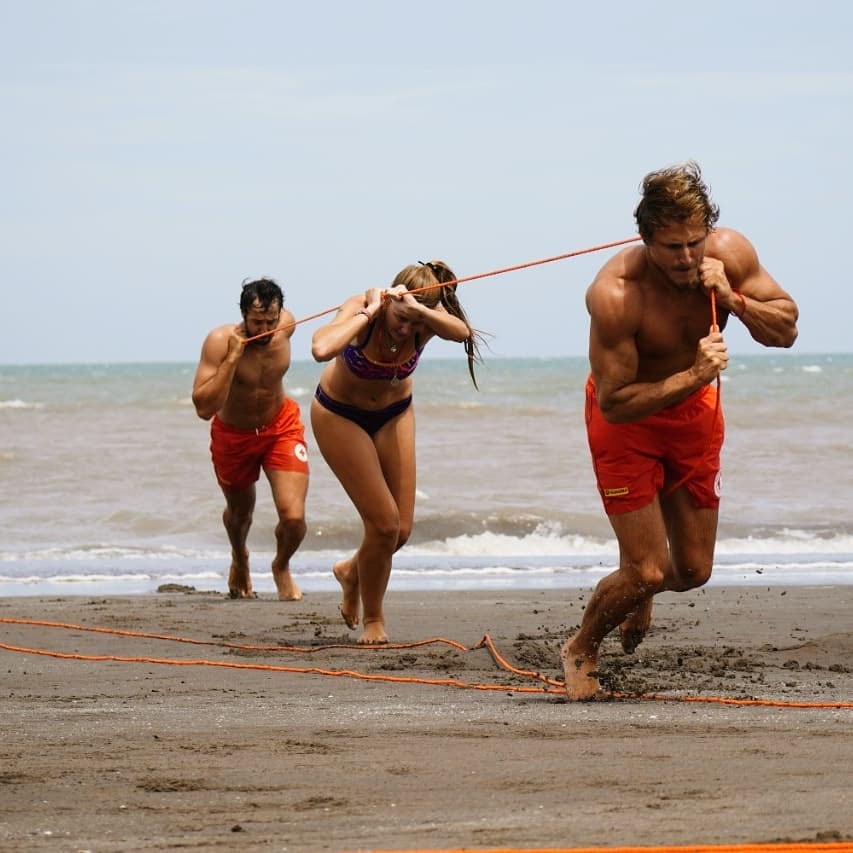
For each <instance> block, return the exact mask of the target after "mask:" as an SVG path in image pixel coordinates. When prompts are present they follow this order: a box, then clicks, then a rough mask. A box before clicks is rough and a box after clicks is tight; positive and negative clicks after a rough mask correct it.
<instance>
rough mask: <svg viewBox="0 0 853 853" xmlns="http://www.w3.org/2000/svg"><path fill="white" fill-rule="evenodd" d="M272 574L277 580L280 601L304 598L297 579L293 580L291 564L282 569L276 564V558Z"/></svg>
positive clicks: (276, 585)
mask: <svg viewBox="0 0 853 853" xmlns="http://www.w3.org/2000/svg"><path fill="white" fill-rule="evenodd" d="M272 576H273V580H274V581H275V587H276V589H277V590H278V600H279V601H299V599H300V598H302V590H301V589H299V587H298V586H297V585H296V581H295V580H293V575H291V574H290V567H289V566H288V567H287V568H285V569H281V568H279V567H278V566H277V565H276V562H275V560H273V564H272Z"/></svg>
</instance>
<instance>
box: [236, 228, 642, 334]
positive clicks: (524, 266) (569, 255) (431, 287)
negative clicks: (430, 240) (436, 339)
mask: <svg viewBox="0 0 853 853" xmlns="http://www.w3.org/2000/svg"><path fill="white" fill-rule="evenodd" d="M639 239H641V238H640V237H627V238H626V239H624V240H616V241H614V242H612V243H602V244H601V245H600V246H590V247H589V248H588V249H576V250H575V251H574V252H566V253H565V254H562V255H554V256H553V257H550V258H541V259H540V260H538V261H527V262H526V263H523V264H515V265H514V266H511V267H501V268H500V269H497V270H490V271H489V272H481V273H475V274H474V275H467V276H463V277H462V278H455V279H453V280H452V281H445V282H443V283H442V284H430V285H428V286H427V287H419V288H417V289H416V290H410V291H409V293H422V292H423V291H425V290H434V289H435V288H437V287H447V286H449V285H456V284H462V283H463V282H466V281H475V280H476V279H479V278H489V277H491V276H495V275H502V274H503V273H507V272H516V271H517V270H524V269H528V268H529V267H537V266H540V265H542V264H550V263H553V262H554V261H564V260H566V258H575V257H577V256H578V255H588V254H590V253H591V252H600V251H602V250H603V249H613V248H615V247H616V246H624V245H625V244H626V243H636V242H637V241H638V240H639ZM341 307H342V306H341V305H335V306H334V307H333V308H327V309H326V310H325V311H318V312H317V313H316V314H310V315H309V316H307V317H303V318H302V319H301V320H294V321H293V322H292V323H288V324H287V325H286V326H279V327H278V328H277V329H271V330H270V331H269V332H261V334H259V335H255V336H254V337H251V338H246V343H249V342H251V341H256V340H258V339H259V338H265V337H267V335H272V334H275V333H276V332H278V331H280V330H281V329H290V328H293V327H294V326H298V325H300V324H301V323H307V322H309V321H310V320H316V319H317V318H318V317H324V316H325V315H326V314H331V313H332V312H333V311H339V310H340V309H341Z"/></svg>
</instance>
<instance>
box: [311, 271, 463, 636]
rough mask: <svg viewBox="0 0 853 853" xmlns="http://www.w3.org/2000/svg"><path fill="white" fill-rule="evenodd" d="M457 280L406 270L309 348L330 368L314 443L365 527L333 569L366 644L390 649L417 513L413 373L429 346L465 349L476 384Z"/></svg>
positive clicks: (317, 401)
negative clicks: (392, 596)
mask: <svg viewBox="0 0 853 853" xmlns="http://www.w3.org/2000/svg"><path fill="white" fill-rule="evenodd" d="M455 280H456V276H455V275H454V274H453V272H452V270H451V269H450V268H449V267H448V266H447V264H445V263H444V262H443V261H431V262H430V263H427V264H413V265H411V266H407V267H406V268H405V269H403V270H401V271H400V272H399V273H398V274H397V276H396V278H395V279H394V282H393V284H392V286H391V288H390V289H389V290H386V291H382V290H380V289H378V288H371V289H370V290H368V291H366V292H365V293H363V294H358V295H356V296H352V297H350V298H349V299H347V301H346V302H344V303H343V305H341V307H340V309H339V310H338V313H337V315H336V316H335V319H334V320H332V322H331V323H329V324H328V325H326V326H323V327H321V328H319V329H317V331H316V332H315V333H314V337H313V339H312V342H311V354H312V355H313V356H314V359H315V360H316V361H328V362H329V364H328V365H327V366H326V367H325V368H324V370H323V372H322V374H321V375H320V384H319V385H318V386H317V391H316V393H315V395H314V400H313V401H312V404H311V426H312V428H313V431H314V438H315V439H316V441H317V445H318V447H319V449H320V452H321V453H322V455H323V458H324V459H325V460H326V462H327V463H328V465H329V467H330V468H331V469H332V471H333V472H334V474H335V476H336V477H337V478H338V480H339V481H340V483H341V485H342V486H343V487H344V490H345V491H346V493H347V494H348V495H349V497H350V500H351V501H352V502H353V504H354V505H355V508H356V510H358V513H359V515H360V516H361V520H362V523H363V524H364V535H363V538H362V541H361V545H360V546H359V548H358V550H357V551H356V552H355V554H353V556H352V557H349V558H348V559H346V560H341V561H340V562H338V563H336V564H335V567H334V573H335V577H336V578H337V580H338V583H340V585H341V588H342V590H343V601H342V603H341V616H343V619H344V621H345V622H346V624H347V625H348V627H350V628H355V627H356V626H357V625H358V624H359V618H360V619H361V623H362V625H363V632H362V636H361V638H360V640H359V642H360V643H387V642H388V635H387V634H386V633H385V617H384V614H383V610H382V601H383V599H384V597H385V589H386V587H387V586H388V579H389V577H390V575H391V558H392V557H393V555H394V552H395V551H397V550H398V549H399V548H400V547H402V546H403V545H404V544H405V542H406V540H407V539H408V538H409V534H410V533H411V530H412V520H413V518H414V513H415V414H414V410H413V408H412V373H413V372H414V370H415V368H416V367H417V365H418V361H419V359H420V357H421V353H422V352H423V350H424V347H425V346H426V343H427V341H429V339H430V338H432V337H436V336H437V337H439V338H443V339H445V340H450V341H459V342H464V344H465V352H466V354H467V356H468V370H469V372H470V373H471V378H472V380H474V384H475V386H476V380H475V379H474V361H475V360H478V358H479V353H478V348H477V338H478V335H477V333H476V332H475V331H474V330H473V329H472V328H471V326H470V325H469V323H468V319H467V317H466V316H465V312H464V311H463V310H462V306H461V305H460V304H459V301H458V299H457V298H456V285H455V284H447V283H446V282H455ZM410 291H412V292H410Z"/></svg>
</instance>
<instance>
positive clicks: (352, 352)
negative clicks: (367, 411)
mask: <svg viewBox="0 0 853 853" xmlns="http://www.w3.org/2000/svg"><path fill="white" fill-rule="evenodd" d="M375 325H376V323H375V322H373V323H371V324H370V326H369V327H368V331H367V337H366V338H365V339H364V343H363V344H362V345H361V346H354V345H353V344H347V345H346V347H345V348H344V350H343V352H342V353H341V357H342V358H343V360H344V361H345V362H346V365H347V367H348V368H349V369H350V371H351V372H352V373H353V374H354V375H355V376H357V377H358V378H359V379H380V380H383V379H384V380H385V381H390V380H394V379H406V378H407V377H408V376H411V375H412V373H414V372H415V368H416V367H417V366H418V362H419V361H420V358H421V353H422V352H423V351H424V348H423V346H420V345H419V343H418V338H417V336H416V337H415V351H414V352H413V353H412V357H411V358H409V359H407V360H406V361H403V362H401V363H399V364H387V363H385V362H381V361H371V360H370V359H369V358H368V357H367V356H366V355H365V354H364V348H365V347H366V346H367V344H368V341H369V340H370V336H371V335H372V334H373V327H374V326H375Z"/></svg>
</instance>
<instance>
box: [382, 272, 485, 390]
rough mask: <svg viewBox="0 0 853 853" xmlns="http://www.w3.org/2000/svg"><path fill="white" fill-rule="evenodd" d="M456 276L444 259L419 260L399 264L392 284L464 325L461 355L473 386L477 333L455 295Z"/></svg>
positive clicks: (478, 357) (478, 338)
mask: <svg viewBox="0 0 853 853" xmlns="http://www.w3.org/2000/svg"><path fill="white" fill-rule="evenodd" d="M455 282H456V275H455V274H454V272H453V270H452V269H450V267H449V266H447V264H446V263H445V262H444V261H419V262H418V263H417V264H409V265H408V266H407V267H403V269H401V270H400V272H398V273H397V275H395V276H394V281H393V283H392V286H393V287H397V286H398V285H401V284H402V285H404V286H405V288H406V290H415V291H417V293H415V294H413V296H414V298H415V299H417V300H418V302H420V303H422V304H423V305H426V306H427V308H435V306H436V305H438V304H439V303H441V304H442V305H443V306H444V309H445V310H446V311H447V313H448V314H452V315H453V316H454V317H458V318H459V319H460V320H461V321H462V322H463V323H464V324H465V325H466V326H467V327H468V332H469V334H468V337H467V338H465V340H464V342H463V343H464V346H465V355H466V356H467V357H468V372H469V373H470V374H471V381H472V382H473V383H474V387H475V388H477V387H478V386H477V377H476V376H475V375H474V362H476V361H482V358H481V356H480V347H479V341H480V339H481V337H482V336H481V334H480V333H479V332H478V331H476V329H474V328H473V326H471V324H470V323H469V322H468V317H467V315H466V314H465V309H464V308H463V307H462V305H461V304H460V302H459V299H458V298H457V296H456V283H455Z"/></svg>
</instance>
